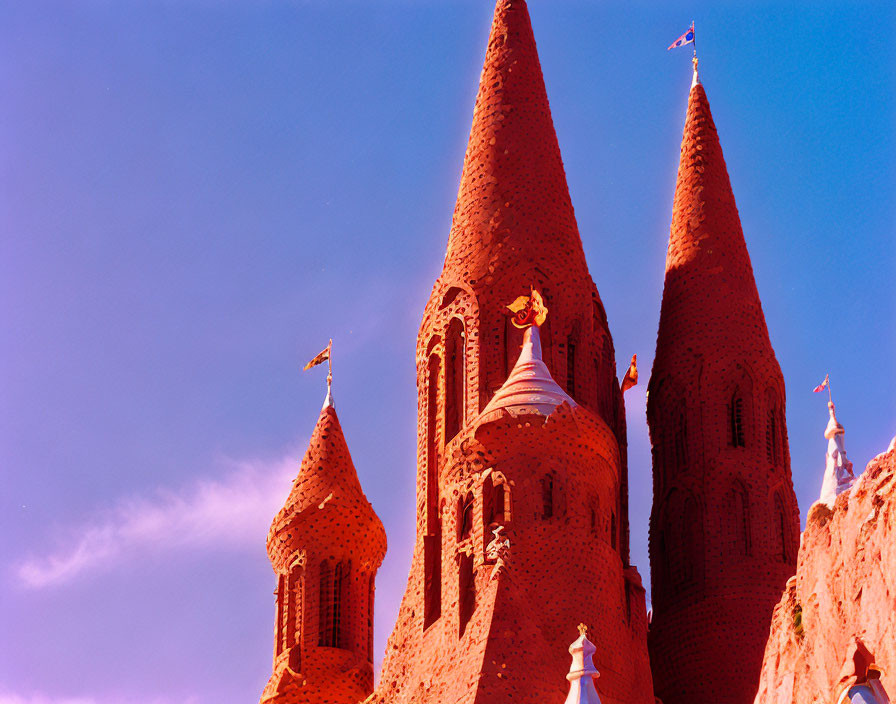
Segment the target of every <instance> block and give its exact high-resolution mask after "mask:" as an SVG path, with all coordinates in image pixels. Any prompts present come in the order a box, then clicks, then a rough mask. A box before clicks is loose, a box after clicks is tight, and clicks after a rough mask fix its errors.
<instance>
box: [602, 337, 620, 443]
mask: <svg viewBox="0 0 896 704" xmlns="http://www.w3.org/2000/svg"><path fill="white" fill-rule="evenodd" d="M611 344H612V343H611V342H610V336H609V335H607V336H605V337H604V341H603V345H602V346H601V353H600V372H599V377H598V387H599V388H600V389H601V404H600V414H601V416H602V417H603V419H604V420H605V421H606V423H607V424H608V425H611V426H613V417H614V410H613V401H614V399H613V387H614V386H615V384H616V368H615V365H614V364H613V350H612V348H611ZM613 427H615V426H613Z"/></svg>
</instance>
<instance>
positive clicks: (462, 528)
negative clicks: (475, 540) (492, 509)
mask: <svg viewBox="0 0 896 704" xmlns="http://www.w3.org/2000/svg"><path fill="white" fill-rule="evenodd" d="M472 533H473V493H472V492H469V491H468V492H467V494H466V496H464V497H463V498H462V499H460V500H459V501H458V502H457V539H458V540H466V539H467V538H469V537H470V535H471V534H472Z"/></svg>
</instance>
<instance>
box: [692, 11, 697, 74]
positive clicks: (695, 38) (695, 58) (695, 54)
mask: <svg viewBox="0 0 896 704" xmlns="http://www.w3.org/2000/svg"><path fill="white" fill-rule="evenodd" d="M694 24H695V22H694V20H691V31H692V32H693V33H694V58H693V61H694V70H695V71H696V70H697V28H696V27H695V26H694Z"/></svg>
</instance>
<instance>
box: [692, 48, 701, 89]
mask: <svg viewBox="0 0 896 704" xmlns="http://www.w3.org/2000/svg"><path fill="white" fill-rule="evenodd" d="M691 61H692V62H693V64H694V78H693V80H692V81H691V88H693V87H694V86H696V85H697V84H698V83H699V82H700V74H699V73H697V50H696V49H695V50H694V58H693V59H691Z"/></svg>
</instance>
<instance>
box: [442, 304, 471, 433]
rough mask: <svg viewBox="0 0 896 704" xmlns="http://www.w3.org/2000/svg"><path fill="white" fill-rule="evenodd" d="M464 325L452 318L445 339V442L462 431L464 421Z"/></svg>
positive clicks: (459, 320) (457, 319)
mask: <svg viewBox="0 0 896 704" xmlns="http://www.w3.org/2000/svg"><path fill="white" fill-rule="evenodd" d="M464 337H465V335H464V324H463V322H462V321H461V319H460V318H452V319H451V322H450V323H449V324H448V334H447V335H446V338H445V441H446V442H448V441H450V440H451V439H452V438H453V437H454V436H455V435H457V433H458V432H459V431H460V428H461V426H462V425H463V420H464V395H465V388H464V387H465V378H466V360H465V349H464Z"/></svg>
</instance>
